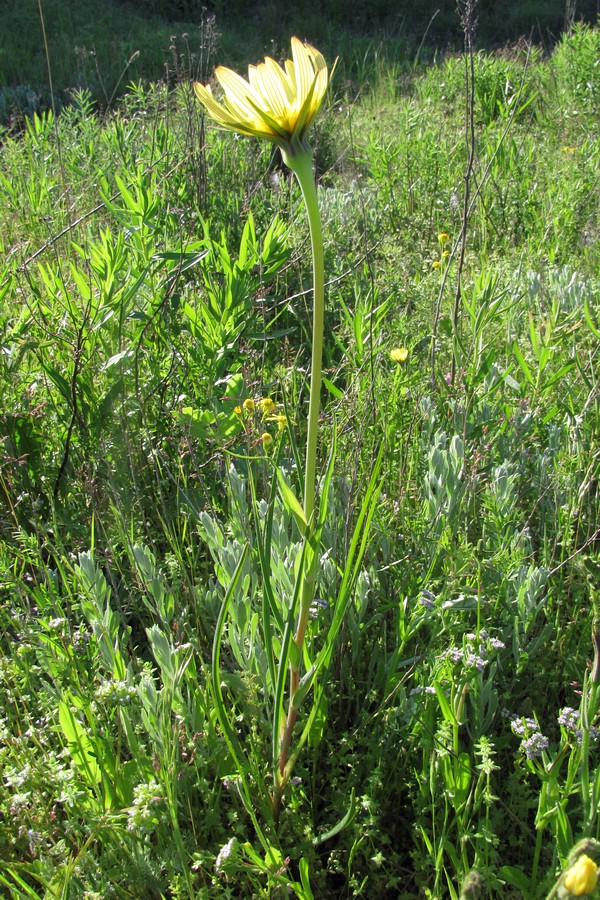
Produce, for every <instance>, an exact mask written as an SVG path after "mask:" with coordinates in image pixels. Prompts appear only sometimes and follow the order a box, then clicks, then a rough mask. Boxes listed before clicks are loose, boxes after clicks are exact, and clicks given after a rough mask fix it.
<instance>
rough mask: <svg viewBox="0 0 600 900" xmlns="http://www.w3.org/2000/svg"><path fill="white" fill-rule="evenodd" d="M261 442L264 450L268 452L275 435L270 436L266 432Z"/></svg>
mask: <svg viewBox="0 0 600 900" xmlns="http://www.w3.org/2000/svg"><path fill="white" fill-rule="evenodd" d="M261 441H262V445H263V450H266V449H267V448H268V447H270V446H271V444H272V443H273V435H272V434H269V432H268V431H265V432H264V434H262V435H261Z"/></svg>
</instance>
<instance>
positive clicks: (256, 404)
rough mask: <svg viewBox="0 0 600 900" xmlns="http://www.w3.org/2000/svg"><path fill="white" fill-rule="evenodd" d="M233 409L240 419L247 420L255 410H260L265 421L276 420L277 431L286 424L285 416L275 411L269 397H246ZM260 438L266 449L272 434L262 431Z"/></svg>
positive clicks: (273, 403) (270, 442)
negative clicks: (255, 398) (254, 398)
mask: <svg viewBox="0 0 600 900" xmlns="http://www.w3.org/2000/svg"><path fill="white" fill-rule="evenodd" d="M233 411H234V413H235V415H236V416H237V417H238V418H239V419H242V420H249V419H250V417H251V416H254V414H255V413H256V412H262V419H263V420H265V419H266V421H267V422H276V423H277V430H278V431H284V430H285V428H286V426H287V416H285V415H284V414H283V413H278V412H276V407H275V401H274V400H273V399H272V398H271V397H261V398H260V399H259V400H253V399H252V397H247V398H246V399H245V400H244V402H243V403H242V405H241V406H239V405H238V406H236V407H235V409H234V410H233ZM260 440H261V442H262V445H263V449H264V450H267V449H268V448H269V447H270V446H271V444H272V443H273V435H272V434H270V432H268V431H264V432H263V433H262V434H261V436H260Z"/></svg>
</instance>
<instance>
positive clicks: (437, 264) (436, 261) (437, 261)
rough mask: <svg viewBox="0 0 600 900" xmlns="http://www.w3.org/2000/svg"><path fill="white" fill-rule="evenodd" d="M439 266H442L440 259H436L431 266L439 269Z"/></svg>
mask: <svg viewBox="0 0 600 900" xmlns="http://www.w3.org/2000/svg"><path fill="white" fill-rule="evenodd" d="M439 267H440V261H439V259H434V261H433V262H432V263H431V268H432V269H439Z"/></svg>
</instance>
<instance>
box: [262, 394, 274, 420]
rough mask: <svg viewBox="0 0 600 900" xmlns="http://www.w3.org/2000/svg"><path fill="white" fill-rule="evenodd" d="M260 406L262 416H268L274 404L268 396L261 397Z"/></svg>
mask: <svg viewBox="0 0 600 900" xmlns="http://www.w3.org/2000/svg"><path fill="white" fill-rule="evenodd" d="M260 408H261V409H262V414H263V417H264V416H268V415H269V413H271V412H273V410H274V409H275V404H274V402H273V401H272V400H271V398H270V397H263V398H262V400H261V401H260Z"/></svg>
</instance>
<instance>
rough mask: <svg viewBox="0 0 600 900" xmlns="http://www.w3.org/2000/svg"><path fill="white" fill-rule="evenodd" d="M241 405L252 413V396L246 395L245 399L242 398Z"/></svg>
mask: <svg viewBox="0 0 600 900" xmlns="http://www.w3.org/2000/svg"><path fill="white" fill-rule="evenodd" d="M242 406H243V407H244V409H245V410H246V412H249V413H253V412H254V400H253V399H252V397H248V398H247V399H246V400H244V402H243V404H242Z"/></svg>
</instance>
